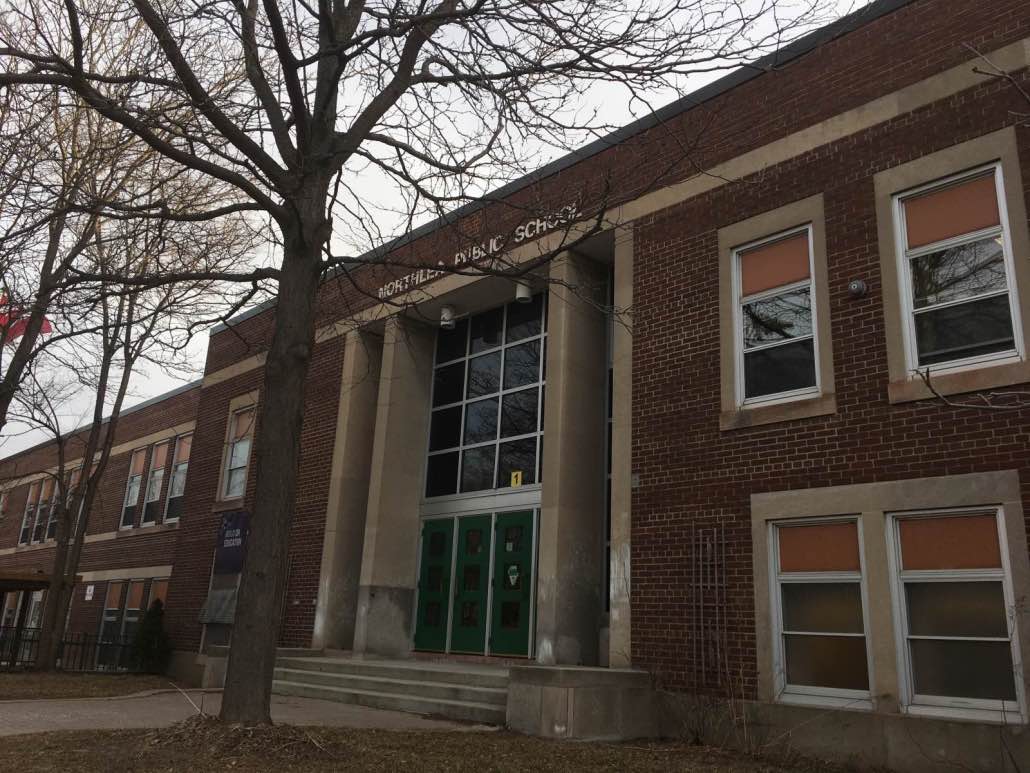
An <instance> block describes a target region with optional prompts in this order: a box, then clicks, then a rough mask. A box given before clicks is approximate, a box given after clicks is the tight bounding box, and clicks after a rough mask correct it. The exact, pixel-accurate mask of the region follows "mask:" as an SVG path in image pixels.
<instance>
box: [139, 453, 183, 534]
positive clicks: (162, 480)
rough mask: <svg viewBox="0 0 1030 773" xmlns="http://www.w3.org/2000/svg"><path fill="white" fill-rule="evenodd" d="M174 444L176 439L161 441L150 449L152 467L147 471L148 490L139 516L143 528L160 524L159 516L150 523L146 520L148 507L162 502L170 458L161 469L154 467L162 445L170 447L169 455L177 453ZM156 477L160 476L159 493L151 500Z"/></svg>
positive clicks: (155, 516)
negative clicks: (162, 490) (166, 469)
mask: <svg viewBox="0 0 1030 773" xmlns="http://www.w3.org/2000/svg"><path fill="white" fill-rule="evenodd" d="M173 442H174V439H172V440H161V441H159V442H157V443H154V445H152V446H151V447H150V466H149V468H148V469H147V476H146V479H147V486H146V490H145V491H144V492H143V509H142V511H141V512H140V516H139V525H140V526H141V527H143V526H154V525H156V524H157V522H158V514H155V515H154V518H153V520H150V521H148V520H146V518H147V505H149V504H152V503H154V502H160V501H161V489H162V488H164V483H165V468H166V467H167V466H168V457H165V462H164V464H163V465H162V466H161V468H160V469H157V468H156V467H155V466H154V461H155V460H156V458H157V449H158V448H160V447H161V446H162V445H165V446H168V452H169V455H171V454H173V453H174V452H175V448H174V446H172V445H171V443H173ZM154 475H157V476H158V480H157V493H156V494H155V495H154V497H153V499H151V497H150V489H151V487H152V485H153V482H154Z"/></svg>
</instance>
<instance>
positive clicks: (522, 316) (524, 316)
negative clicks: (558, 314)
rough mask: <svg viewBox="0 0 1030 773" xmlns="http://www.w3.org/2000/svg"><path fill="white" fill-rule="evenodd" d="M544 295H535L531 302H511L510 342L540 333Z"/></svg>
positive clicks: (507, 337)
mask: <svg viewBox="0 0 1030 773" xmlns="http://www.w3.org/2000/svg"><path fill="white" fill-rule="evenodd" d="M543 307H544V296H543V293H539V294H537V295H534V296H533V300H532V301H531V302H530V303H509V304H508V323H507V330H506V340H507V342H508V343H512V342H513V341H521V340H522V339H524V338H530V337H531V336H535V335H540V331H541V329H542V323H543Z"/></svg>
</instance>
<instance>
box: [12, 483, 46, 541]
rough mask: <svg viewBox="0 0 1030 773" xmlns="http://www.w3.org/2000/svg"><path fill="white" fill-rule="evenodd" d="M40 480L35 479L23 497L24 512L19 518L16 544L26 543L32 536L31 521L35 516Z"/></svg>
mask: <svg viewBox="0 0 1030 773" xmlns="http://www.w3.org/2000/svg"><path fill="white" fill-rule="evenodd" d="M40 484H41V481H38V480H37V481H36V482H35V483H32V484H31V485H30V486H29V493H28V496H27V497H26V499H25V513H24V514H23V515H22V518H21V531H20V532H19V534H18V544H19V545H28V544H29V540H30V539H31V538H32V521H33V519H34V518H35V516H36V503H37V502H39V488H40Z"/></svg>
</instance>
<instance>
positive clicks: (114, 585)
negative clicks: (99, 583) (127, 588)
mask: <svg viewBox="0 0 1030 773" xmlns="http://www.w3.org/2000/svg"><path fill="white" fill-rule="evenodd" d="M124 585H125V583H123V582H109V583H108V584H107V600H106V601H105V602H104V609H120V608H121V606H122V586H124Z"/></svg>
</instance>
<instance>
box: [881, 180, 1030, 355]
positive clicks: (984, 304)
mask: <svg viewBox="0 0 1030 773" xmlns="http://www.w3.org/2000/svg"><path fill="white" fill-rule="evenodd" d="M1004 200H1005V199H1004V195H1003V188H1002V181H1001V166H1000V164H992V165H990V166H989V167H987V168H981V169H979V170H976V171H974V172H972V173H966V174H963V175H961V176H959V177H952V178H948V179H945V180H943V181H938V182H934V183H931V184H930V185H927V186H923V187H921V188H918V189H916V190H914V191H910V192H906V193H903V194H900V195H898V196H896V197H895V208H896V214H897V216H896V218H895V220H896V223H897V235H896V238H897V239H898V254H899V255H900V262H901V266H900V269H901V277H900V279H901V288H902V289H901V295H902V304H903V308H904V314H905V321H904V329H905V338H906V342H905V345H906V352H907V359H908V365H909V368H911V369H921V368H941V367H947V366H956V365H964V364H972V363H977V362H983V361H988V360H996V359H1004V358H1013V357H1016V356H1017V355H1018V351H1019V349H1020V342H1018V341H1017V339H1016V331H1017V329H1018V328H1017V326H1016V325H1014V324H1013V318H1014V316H1015V315H1016V313H1017V312H1016V308H1015V305H1014V302H1015V301H1014V297H1013V295H1014V294H1013V293H1012V287H1013V283H1012V279H1011V277H1012V258H1011V247H1010V246H1009V242H1008V235H1007V233H1006V231H1007V226H1006V223H1007V220H1006V213H1005V207H1004Z"/></svg>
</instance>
